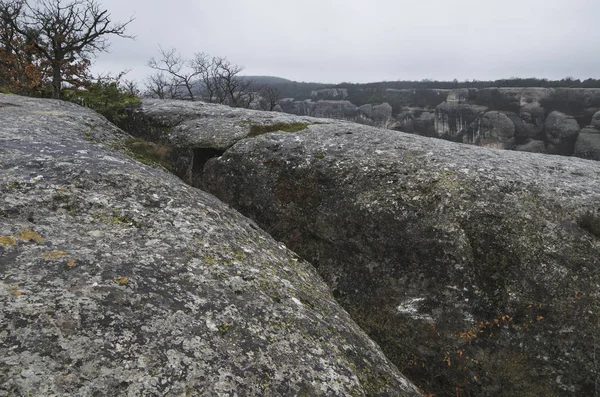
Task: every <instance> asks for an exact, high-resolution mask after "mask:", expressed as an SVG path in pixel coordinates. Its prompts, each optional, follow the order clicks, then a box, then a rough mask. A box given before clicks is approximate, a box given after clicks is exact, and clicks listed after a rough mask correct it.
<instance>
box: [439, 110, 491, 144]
mask: <svg viewBox="0 0 600 397" xmlns="http://www.w3.org/2000/svg"><path fill="white" fill-rule="evenodd" d="M487 110H488V108H487V107H485V106H477V105H470V104H464V103H455V102H444V103H442V104H440V105H439V106H438V107H436V108H435V131H436V133H437V135H438V137H440V138H444V139H448V140H452V141H456V142H461V141H462V140H463V136H464V135H465V133H466V129H467V127H469V126H470V125H471V123H473V122H474V121H475V120H476V119H477V118H478V117H480V116H481V115H483V114H484V113H485V112H486V111H487Z"/></svg>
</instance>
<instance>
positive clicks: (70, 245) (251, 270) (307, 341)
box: [0, 95, 419, 396]
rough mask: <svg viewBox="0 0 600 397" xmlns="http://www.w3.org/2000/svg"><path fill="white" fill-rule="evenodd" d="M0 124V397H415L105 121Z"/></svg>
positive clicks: (262, 248) (265, 246) (63, 117)
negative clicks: (143, 160)
mask: <svg viewBox="0 0 600 397" xmlns="http://www.w3.org/2000/svg"><path fill="white" fill-rule="evenodd" d="M231 111H233V112H234V113H230V114H236V113H235V110H234V109H231ZM265 117H266V116H265ZM0 118H1V121H2V122H1V123H0V220H1V222H0V274H1V277H0V323H1V324H2V326H1V328H0V395H1V396H30V395H36V396H156V395H162V396H165V395H168V396H184V395H185V396H192V395H193V396H216V395H231V396H233V395H239V396H291V395H332V396H350V395H360V396H375V395H379V396H384V395H385V396H387V395H395V396H407V395H410V396H417V395H419V392H418V391H417V390H416V388H415V387H414V386H412V385H411V384H410V383H409V382H408V381H407V380H406V379H405V378H404V377H403V376H402V375H401V374H400V373H399V372H398V370H397V368H396V367H395V366H393V365H392V364H391V363H390V362H389V361H388V360H387V359H386V358H385V357H384V356H383V354H382V352H381V351H380V349H379V348H378V347H377V346H376V345H375V344H374V343H373V342H372V341H371V340H370V339H369V338H368V337H367V335H366V334H365V333H364V332H363V331H362V330H361V329H360V328H359V327H358V326H357V325H356V324H355V323H354V322H353V321H352V320H351V319H350V317H349V315H348V314H347V313H346V312H345V311H344V310H343V309H341V307H340V306H339V305H338V304H337V303H336V302H335V300H334V299H333V296H332V295H331V293H330V290H329V288H328V287H327V286H326V285H325V284H324V283H323V281H322V280H321V278H320V277H319V276H318V274H317V273H316V271H315V270H314V268H313V267H312V266H311V265H310V264H308V263H307V262H305V261H303V260H301V259H299V258H298V256H297V255H295V254H294V253H293V252H291V251H289V250H288V249H286V248H285V246H283V245H282V244H281V243H279V242H277V241H275V240H273V239H272V238H271V237H270V236H269V235H267V233H265V232H264V231H262V230H261V229H259V227H258V226H256V224H255V223H254V222H253V221H251V220H249V219H247V218H245V217H243V216H242V215H240V214H239V213H238V212H236V211H234V210H232V209H231V208H230V207H228V206H227V205H226V204H223V203H222V202H220V201H219V200H217V199H216V198H215V197H214V196H212V195H210V194H208V193H205V192H203V191H200V190H198V189H194V188H192V187H190V186H187V185H185V184H184V183H183V182H182V181H181V180H180V179H178V178H177V177H175V176H174V175H172V174H170V173H168V172H166V171H165V170H164V169H162V168H160V167H156V168H153V167H150V166H148V165H144V164H142V163H140V162H138V161H136V160H134V159H132V158H131V157H130V155H131V152H129V151H127V150H126V149H125V148H126V147H127V142H128V141H129V140H130V139H131V137H130V136H129V135H127V134H125V133H123V132H122V131H121V130H119V129H117V128H116V127H114V126H112V125H110V124H109V123H108V122H107V121H106V120H105V119H104V118H102V117H100V116H98V115H96V114H94V113H93V112H92V111H90V110H88V109H84V108H81V107H78V106H76V105H73V104H68V103H64V102H59V101H54V100H39V99H27V98H20V97H17V96H12V95H11V96H9V95H0Z"/></svg>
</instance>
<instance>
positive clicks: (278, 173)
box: [205, 124, 600, 396]
mask: <svg viewBox="0 0 600 397" xmlns="http://www.w3.org/2000/svg"><path fill="white" fill-rule="evenodd" d="M205 178H206V186H207V188H208V189H209V190H210V191H211V192H213V193H214V194H215V195H216V196H217V197H219V198H221V199H222V200H224V201H226V202H228V203H230V204H231V205H232V206H234V207H235V208H237V209H239V210H240V211H241V212H242V213H244V214H246V215H247V216H250V217H251V218H253V219H255V220H256V221H257V223H258V224H259V225H261V226H262V227H264V228H265V229H266V230H268V231H269V232H270V233H271V234H272V235H273V236H274V237H275V238H277V239H281V240H282V241H284V242H286V244H288V245H289V246H290V247H291V248H293V249H294V250H295V251H296V252H298V253H299V254H300V255H301V256H303V257H304V258H307V259H310V260H311V261H312V263H313V264H314V265H315V266H317V268H318V270H319V272H320V273H321V275H322V276H323V277H324V278H325V280H326V281H327V282H328V284H329V285H330V286H332V288H334V293H335V294H336V297H337V298H338V300H339V301H340V302H342V303H343V304H344V306H345V307H346V308H347V310H348V311H349V312H350V313H351V314H352V315H353V317H354V318H355V320H357V321H358V322H359V324H360V325H361V326H362V327H363V328H364V329H366V330H367V331H368V332H369V334H370V335H371V336H372V337H373V338H374V339H375V340H376V341H377V342H378V343H379V344H380V345H381V346H382V348H383V349H384V352H385V353H386V355H387V356H388V357H390V358H391V359H392V360H393V361H394V362H395V363H396V365H398V367H399V368H403V371H404V372H405V374H406V375H407V376H408V377H409V378H411V379H412V380H413V381H415V383H417V384H419V385H420V386H422V387H423V389H424V390H425V391H427V392H432V393H435V394H436V395H478V396H496V395H519V396H524V395H544V396H559V395H560V396H568V395H573V396H581V395H593V394H594V392H595V391H594V390H596V389H595V385H596V384H597V383H598V381H599V380H600V379H599V378H598V377H599V374H598V371H597V368H598V359H597V358H596V355H594V353H593V352H594V351H595V350H594V349H596V348H597V347H598V346H597V344H598V341H597V334H598V329H599V328H598V326H599V321H600V314H599V305H598V298H599V296H598V287H597V285H598V283H599V282H600V272H599V270H600V213H599V211H600V185H599V184H598V181H599V180H600V169H599V168H598V167H597V164H596V163H593V162H589V161H585V160H581V159H576V158H564V157H556V156H544V155H539V154H531V153H520V152H513V151H498V150H492V149H486V148H478V147H474V146H470V145H461V144H454V143H451V142H447V141H442V140H435V139H428V138H423V137H418V136H415V135H406V134H403V133H400V132H395V131H386V130H379V129H374V128H369V127H365V126H357V125H350V124H345V125H344V124H332V125H312V126H311V127H310V128H309V129H307V130H305V131H302V132H298V133H285V134H284V133H273V134H266V135H262V136H260V137H257V138H254V139H247V140H243V141H239V142H238V143H237V144H235V145H234V146H233V147H232V148H230V149H229V150H227V151H226V152H225V153H224V155H223V156H221V157H219V158H215V159H212V160H210V161H209V162H208V163H207V165H206V168H205Z"/></svg>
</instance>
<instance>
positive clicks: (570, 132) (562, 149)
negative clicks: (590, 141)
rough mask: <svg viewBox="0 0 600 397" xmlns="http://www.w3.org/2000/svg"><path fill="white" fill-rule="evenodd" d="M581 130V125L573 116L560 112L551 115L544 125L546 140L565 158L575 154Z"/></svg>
mask: <svg viewBox="0 0 600 397" xmlns="http://www.w3.org/2000/svg"><path fill="white" fill-rule="evenodd" d="M579 130H580V127H579V124H577V120H575V118H574V117H573V116H569V115H567V114H564V113H561V112H558V111H554V112H552V113H550V114H549V115H548V117H547V118H546V122H545V123H544V131H545V134H546V140H547V141H548V142H549V143H551V144H552V145H553V146H554V147H556V149H557V150H558V153H559V154H562V155H565V156H570V155H572V154H573V152H574V150H575V141H576V140H577V135H579Z"/></svg>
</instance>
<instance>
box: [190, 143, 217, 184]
mask: <svg viewBox="0 0 600 397" xmlns="http://www.w3.org/2000/svg"><path fill="white" fill-rule="evenodd" d="M193 150H194V157H193V160H192V169H191V184H192V186H194V187H198V188H202V185H203V183H202V181H203V174H204V166H205V165H206V163H207V162H208V160H210V159H212V158H214V157H220V156H222V155H223V153H225V151H224V150H218V149H212V148H194V149H193Z"/></svg>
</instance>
